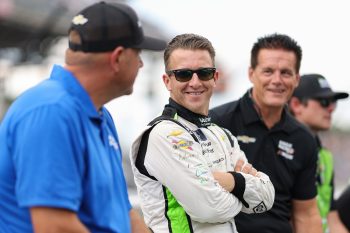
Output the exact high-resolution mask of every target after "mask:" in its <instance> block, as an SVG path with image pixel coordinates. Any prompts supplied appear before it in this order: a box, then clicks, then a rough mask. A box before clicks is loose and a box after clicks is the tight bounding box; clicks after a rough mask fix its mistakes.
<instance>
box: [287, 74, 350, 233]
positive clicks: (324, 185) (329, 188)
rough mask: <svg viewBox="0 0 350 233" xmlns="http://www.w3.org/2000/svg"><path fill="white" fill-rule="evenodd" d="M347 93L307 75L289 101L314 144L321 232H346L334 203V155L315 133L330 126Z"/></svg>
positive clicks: (322, 80)
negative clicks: (339, 104)
mask: <svg viewBox="0 0 350 233" xmlns="http://www.w3.org/2000/svg"><path fill="white" fill-rule="evenodd" d="M348 96H349V94H348V93H345V92H334V91H333V90H332V89H331V87H330V85H329V83H328V82H327V80H326V79H325V77H323V76H322V75H320V74H306V75H303V76H301V80H300V83H299V86H298V87H297V88H296V89H295V90H294V93H293V97H292V98H291V100H290V103H289V108H290V111H291V112H292V114H293V115H294V116H295V118H296V119H297V120H298V121H299V122H301V123H303V124H304V125H306V126H307V127H308V128H309V129H310V130H311V132H312V134H313V135H314V136H315V140H316V143H317V147H318V163H317V166H318V168H317V205H318V208H319V211H320V214H321V217H322V224H323V230H324V232H337V233H341V232H347V231H346V230H345V228H343V225H342V223H341V221H340V220H339V216H338V213H337V211H336V206H335V200H334V195H333V194H334V167H333V156H332V153H331V152H330V151H329V150H327V149H326V148H324V147H322V144H321V141H320V139H319V137H318V136H317V133H318V132H319V131H326V130H329V129H330V127H331V119H332V113H333V112H334V110H335V108H336V102H337V101H338V100H339V99H345V98H347V97H348Z"/></svg>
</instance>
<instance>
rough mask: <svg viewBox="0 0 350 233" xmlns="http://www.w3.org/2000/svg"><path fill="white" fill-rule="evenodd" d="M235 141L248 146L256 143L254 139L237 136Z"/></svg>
mask: <svg viewBox="0 0 350 233" xmlns="http://www.w3.org/2000/svg"><path fill="white" fill-rule="evenodd" d="M237 140H238V141H240V142H243V143H246V144H248V143H254V142H255V141H256V138H252V137H249V136H247V135H239V136H237Z"/></svg>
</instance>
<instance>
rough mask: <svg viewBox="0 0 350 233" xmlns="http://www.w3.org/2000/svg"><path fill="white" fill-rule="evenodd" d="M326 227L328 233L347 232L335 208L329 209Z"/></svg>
mask: <svg viewBox="0 0 350 233" xmlns="http://www.w3.org/2000/svg"><path fill="white" fill-rule="evenodd" d="M328 227H329V230H330V233H349V231H348V230H347V229H346V227H345V226H344V224H343V223H342V221H341V220H340V219H339V215H338V212H337V211H336V210H333V211H330V212H329V214H328Z"/></svg>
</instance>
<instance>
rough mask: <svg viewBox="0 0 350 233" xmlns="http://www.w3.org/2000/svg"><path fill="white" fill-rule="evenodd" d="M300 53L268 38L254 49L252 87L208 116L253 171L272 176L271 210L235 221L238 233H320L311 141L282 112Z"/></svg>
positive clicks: (279, 38) (280, 38) (291, 44)
mask: <svg viewBox="0 0 350 233" xmlns="http://www.w3.org/2000/svg"><path fill="white" fill-rule="evenodd" d="M301 58H302V50H301V48H300V46H299V45H298V44H297V43H296V42H295V41H294V40H293V39H292V38H290V37H289V36H287V35H282V34H272V35H268V36H265V37H262V38H259V39H258V41H257V42H256V43H255V44H254V45H253V48H252V50H251V64H250V68H249V79H250V81H251V83H252V84H253V87H252V88H251V89H249V90H248V91H247V92H246V94H245V95H244V96H243V97H242V98H240V99H239V100H238V101H234V102H229V103H226V104H224V105H221V106H219V107H216V108H214V109H212V110H211V112H210V114H211V117H212V121H213V122H215V123H217V124H218V125H220V126H223V127H225V128H227V129H229V130H230V131H231V132H232V133H233V134H234V135H235V136H237V139H238V140H239V142H240V146H241V149H242V150H243V151H244V152H245V154H246V156H247V158H248V160H249V162H250V163H251V164H253V166H254V167H255V168H256V169H258V170H261V171H263V172H265V173H266V174H268V175H269V176H270V179H271V181H272V183H273V184H274V187H275V191H276V195H275V203H274V205H273V207H272V209H271V210H270V211H268V212H265V213H262V214H254V215H249V216H248V215H246V214H244V213H240V214H239V215H238V216H237V217H236V219H235V220H236V224H237V229H238V231H239V232H240V233H256V232H259V233H268V232H278V233H282V232H283V233H292V232H295V233H301V232H308V233H316V232H318V233H319V232H322V227H321V218H320V215H319V212H318V209H317V204H316V186H315V183H316V179H315V174H316V161H317V148H316V144H315V140H314V138H313V137H312V135H311V134H310V132H308V131H307V129H306V128H305V127H304V126H302V125H301V124H300V123H298V122H297V121H296V120H295V119H294V118H293V117H292V116H291V115H290V114H289V113H288V111H287V110H286V103H287V102H288V100H289V98H290V97H291V95H292V93H293V91H294V89H295V87H297V85H298V83H299V80H300V75H299V69H300V63H301Z"/></svg>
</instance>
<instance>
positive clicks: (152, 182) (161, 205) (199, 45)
mask: <svg viewBox="0 0 350 233" xmlns="http://www.w3.org/2000/svg"><path fill="white" fill-rule="evenodd" d="M164 63H165V69H166V72H165V74H164V75H163V82H164V84H165V86H166V88H167V89H168V91H169V92H170V99H169V104H167V105H166V106H165V108H164V111H163V114H162V115H161V116H160V117H157V118H156V119H155V120H153V121H152V122H151V123H150V124H149V126H148V127H147V128H146V130H145V131H144V132H142V133H141V135H140V136H139V137H138V138H137V139H136V140H135V142H134V143H133V145H132V149H131V153H130V155H131V161H132V168H133V172H134V178H135V183H136V186H137V189H138V194H139V197H140V204H141V209H142V211H143V215H144V218H145V222H146V224H147V225H148V226H149V227H150V228H151V229H152V230H153V232H156V233H159V232H164V233H168V232H172V233H183V232H195V233H198V232H202V233H209V232H211V233H218V232H220V233H229V232H230V233H231V232H237V230H236V226H235V221H234V217H235V216H236V215H237V214H238V213H239V212H241V211H243V212H245V213H249V214H250V213H262V212H265V211H267V210H268V209H270V208H271V206H272V204H273V201H274V187H273V185H272V184H271V182H270V179H269V177H268V176H266V175H265V174H264V173H262V172H258V171H257V170H256V169H254V168H253V167H252V166H251V164H249V163H248V162H247V159H246V157H245V155H244V153H243V152H242V151H241V150H240V148H239V145H238V143H237V139H236V138H235V137H233V135H232V134H231V133H230V132H228V131H227V130H225V129H223V128H221V127H218V126H217V125H215V124H212V123H211V120H210V117H208V111H209V110H208V109H209V101H210V98H211V96H212V93H213V88H214V87H215V84H216V82H217V80H218V78H219V74H218V71H217V70H216V68H215V50H214V48H213V47H212V44H211V43H210V41H209V40H208V39H206V38H204V37H202V36H199V35H195V34H182V35H178V36H176V37H175V38H173V40H171V41H170V43H169V44H168V46H167V48H166V49H165V52H164Z"/></svg>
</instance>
